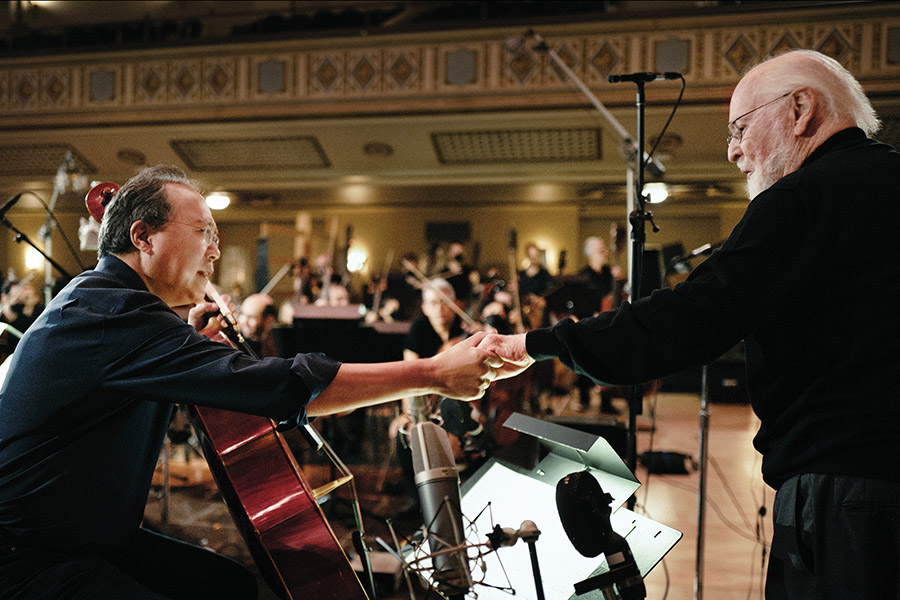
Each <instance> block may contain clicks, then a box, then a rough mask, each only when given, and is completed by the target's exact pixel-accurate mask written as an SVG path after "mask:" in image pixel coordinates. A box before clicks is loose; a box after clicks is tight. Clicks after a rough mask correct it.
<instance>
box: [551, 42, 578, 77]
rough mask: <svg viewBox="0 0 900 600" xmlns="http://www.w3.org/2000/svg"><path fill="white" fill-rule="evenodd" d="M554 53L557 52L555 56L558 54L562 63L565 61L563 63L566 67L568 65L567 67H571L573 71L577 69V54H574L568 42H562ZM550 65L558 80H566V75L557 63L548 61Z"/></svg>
mask: <svg viewBox="0 0 900 600" xmlns="http://www.w3.org/2000/svg"><path fill="white" fill-rule="evenodd" d="M556 54H557V56H559V58H560V60H561V61H562V62H563V63H565V65H566V66H567V67H569V69H571V70H572V71H573V72H574V71H576V69H578V63H579V61H578V56H577V55H576V54H575V52H574V51H573V50H572V48H571V47H569V45H568V44H563V45H562V46H561V47H560V48H559V49H558V50H557V51H556ZM550 66H551V67H552V68H553V72H554V73H556V76H557V77H558V78H559V80H560V81H567V80H568V76H567V75H566V74H565V72H564V71H563V70H562V69H561V68H560V67H559V65H557V64H556V61H550Z"/></svg>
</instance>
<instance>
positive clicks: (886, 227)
mask: <svg viewBox="0 0 900 600" xmlns="http://www.w3.org/2000/svg"><path fill="white" fill-rule="evenodd" d="M898 226H900V154H898V153H897V152H896V151H894V150H893V149H892V148H890V147H889V146H886V145H883V144H879V143H877V142H875V141H873V140H870V139H867V138H866V137H865V135H864V134H863V132H862V131H861V130H859V129H856V128H852V129H847V130H844V131H841V132H839V133H837V134H835V135H834V136H832V137H831V138H830V139H828V140H827V141H826V142H825V143H823V144H822V145H821V146H819V147H818V148H817V149H816V150H815V151H814V152H813V153H812V154H811V155H810V156H809V158H807V160H806V161H805V162H804V163H803V165H802V166H801V168H800V169H798V170H797V171H796V172H794V173H791V174H790V175H788V176H786V177H784V178H782V179H781V180H780V181H778V182H777V183H775V184H774V185H773V186H772V187H771V188H769V189H768V190H766V191H764V192H762V193H761V194H759V195H758V196H757V197H756V198H755V199H754V200H753V201H752V202H751V203H750V205H749V207H748V208H747V212H746V213H745V214H744V216H743V218H742V219H741V221H740V223H738V225H737V226H736V227H735V229H734V231H733V232H732V233H731V235H730V236H729V238H728V240H727V241H726V242H725V243H724V244H723V245H722V247H721V249H720V250H719V251H718V252H716V253H715V254H713V255H712V256H711V257H710V258H708V259H707V260H706V261H705V262H703V263H702V264H701V265H699V266H698V267H697V268H696V269H695V270H694V272H693V273H691V276H690V277H689V278H688V280H687V281H685V282H684V283H682V284H680V285H678V286H677V287H676V288H675V289H672V290H659V291H656V292H654V293H653V294H652V295H651V296H650V297H648V298H644V299H641V300H639V301H637V302H635V303H633V304H631V303H626V304H624V305H622V306H621V307H620V308H619V309H618V310H616V311H613V312H608V313H603V314H601V315H599V316H597V317H595V318H591V319H584V320H582V321H580V322H578V323H573V322H571V321H564V322H561V323H559V324H558V325H556V326H555V327H553V328H550V329H541V330H535V331H531V332H529V333H528V335H527V338H526V344H527V347H528V352H529V354H531V356H533V357H535V358H536V359H538V360H542V359H547V358H552V357H558V358H560V359H561V360H562V361H563V362H564V363H565V364H566V365H568V366H569V367H571V368H574V369H575V370H576V371H578V372H580V373H584V374H587V375H590V376H591V377H593V378H595V379H596V380H598V381H602V382H606V383H612V384H630V383H637V382H642V381H647V380H652V379H656V378H659V377H662V376H664V375H668V374H671V373H675V372H678V371H680V370H683V369H685V368H687V367H691V366H696V365H701V364H705V363H708V362H710V361H712V360H714V359H716V358H717V357H718V356H720V355H721V354H722V353H723V352H724V351H726V350H727V349H729V348H731V347H733V346H734V345H735V344H737V343H738V342H739V341H740V340H742V339H743V340H744V341H745V348H746V352H747V371H748V388H749V392H750V398H751V402H752V405H753V409H754V410H755V412H756V414H757V415H758V416H759V418H760V420H761V426H760V429H759V432H758V434H757V436H756V438H755V439H754V445H755V446H756V448H757V449H758V450H759V451H760V452H761V453H762V455H763V476H764V478H765V480H766V482H767V483H769V484H770V485H772V486H773V487H776V488H777V487H778V486H779V485H780V484H781V483H782V482H783V481H785V480H786V479H787V478H789V477H791V476H793V475H795V474H799V473H825V474H836V475H854V476H860V477H870V478H877V479H890V480H894V481H898V480H900V470H896V471H895V470H894V469H892V468H889V467H888V466H887V465H886V463H884V462H883V461H884V460H885V459H887V460H893V459H894V457H897V456H900V379H898V377H897V373H898V372H900V311H898V306H897V303H898V299H900V245H898V243H897V239H898V235H897V233H895V231H894V228H895V227H898Z"/></svg>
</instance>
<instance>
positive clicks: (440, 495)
mask: <svg viewBox="0 0 900 600" xmlns="http://www.w3.org/2000/svg"><path fill="white" fill-rule="evenodd" d="M409 441H410V450H411V451H412V461H413V471H414V472H415V481H416V490H417V491H418V493H419V503H420V504H421V506H422V518H423V519H424V520H425V528H426V529H427V531H428V540H429V550H430V552H431V554H432V555H435V554H437V556H433V557H432V561H431V563H432V567H433V571H434V581H435V583H436V584H437V589H438V591H440V592H441V593H443V594H444V595H445V596H447V597H448V598H450V599H451V600H461V599H462V598H463V597H464V596H465V595H466V593H468V591H469V590H470V589H471V585H472V576H471V573H470V572H469V560H468V555H467V553H466V550H465V548H464V547H463V546H464V544H465V535H464V532H463V522H462V511H461V510H460V494H459V473H458V472H457V470H456V462H455V461H454V460H453V450H452V449H451V448H450V438H449V437H447V432H446V431H444V430H443V429H441V428H440V427H438V426H437V425H435V424H434V423H432V422H430V421H425V422H422V423H416V424H415V425H413V426H412V429H411V430H410V433H409ZM452 548H457V549H456V550H451V551H448V552H447V553H446V554H442V553H441V552H442V551H444V550H450V549H452Z"/></svg>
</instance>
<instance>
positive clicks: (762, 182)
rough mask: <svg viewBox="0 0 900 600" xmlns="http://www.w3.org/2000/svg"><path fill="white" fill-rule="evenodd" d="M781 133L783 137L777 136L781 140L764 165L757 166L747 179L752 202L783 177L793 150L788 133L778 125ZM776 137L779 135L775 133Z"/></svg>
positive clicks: (748, 193) (748, 192)
mask: <svg viewBox="0 0 900 600" xmlns="http://www.w3.org/2000/svg"><path fill="white" fill-rule="evenodd" d="M776 127H779V129H781V130H782V131H780V132H779V133H783V135H781V136H779V137H780V139H781V140H782V141H781V142H780V143H777V144H776V145H775V147H774V148H772V150H771V152H769V156H767V157H766V160H765V162H764V163H762V164H760V165H757V168H756V169H755V170H754V171H753V172H752V173H751V174H750V176H749V177H748V178H747V195H748V196H749V197H750V199H751V200H752V199H753V198H755V197H756V196H757V195H758V194H759V193H760V192H764V191H766V190H767V189H769V188H770V187H772V186H773V185H774V184H775V182H776V181H778V180H779V179H781V178H782V177H784V176H785V175H786V174H787V173H786V168H787V165H788V162H789V160H790V157H791V152H792V150H793V147H792V142H791V138H790V134H789V131H788V130H787V129H786V128H784V127H783V126H782V125H781V124H780V123H779V124H777V125H776ZM775 135H776V136H778V135H779V134H778V133H776V134H775Z"/></svg>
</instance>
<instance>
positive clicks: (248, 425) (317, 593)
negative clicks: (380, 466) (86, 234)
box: [85, 182, 375, 600]
mask: <svg viewBox="0 0 900 600" xmlns="http://www.w3.org/2000/svg"><path fill="white" fill-rule="evenodd" d="M118 188H119V186H118V185H117V184H115V183H110V182H105V183H101V184H98V185H96V186H94V187H93V188H92V189H91V190H90V191H89V192H88V193H87V196H86V197H85V204H86V206H87V209H88V212H89V213H90V214H91V216H92V217H94V219H96V220H97V221H98V222H101V221H102V219H103V214H104V212H105V210H106V205H107V204H108V203H109V202H110V201H111V200H112V198H113V196H114V194H115V193H116V191H118ZM206 289H207V294H208V295H210V296H211V299H212V300H213V301H215V302H216V304H217V306H219V309H220V311H221V312H222V316H223V320H224V322H225V325H226V329H227V330H229V331H230V333H231V334H232V336H233V337H234V338H235V339H234V340H228V339H225V336H224V335H223V336H222V338H223V339H217V340H216V341H221V342H223V343H231V345H232V346H234V345H236V344H235V342H236V343H237V345H240V344H241V343H242V338H241V335H240V330H239V329H238V328H237V327H236V320H235V319H234V315H233V314H232V313H231V311H230V309H229V307H228V306H227V304H226V303H225V302H224V301H223V300H222V298H221V297H220V296H219V295H218V292H216V290H215V288H214V287H213V286H212V284H211V283H208V284H207V288H206ZM211 339H213V338H211ZM242 349H244V350H245V351H248V350H249V348H242ZM188 412H189V415H190V419H191V423H192V425H193V426H194V429H195V430H196V432H197V435H198V437H199V438H200V441H201V445H202V447H203V453H204V456H205V458H206V460H207V462H208V464H209V467H210V471H211V472H212V474H213V478H214V479H215V481H216V484H217V485H218V487H219V490H220V491H221V492H222V496H223V498H224V500H225V503H226V504H227V505H228V508H229V511H230V512H231V515H232V518H233V519H234V521H235V524H236V525H237V528H238V530H239V531H240V532H241V535H242V536H243V538H244V541H245V542H246V544H247V547H248V549H249V551H250V554H251V556H252V557H253V560H254V562H255V563H256V565H257V567H258V568H259V571H260V574H261V575H262V577H263V579H264V580H265V581H266V583H267V584H268V585H269V587H270V588H271V589H272V591H273V592H274V593H275V594H276V595H278V597H279V598H284V599H293V598H317V599H318V598H328V599H333V600H345V599H347V600H366V599H367V598H369V596H368V595H367V593H366V590H365V589H364V588H363V585H362V583H361V582H360V580H359V578H357V576H356V573H355V572H354V570H353V568H352V566H351V565H350V562H349V560H348V559H347V555H346V554H345V552H344V550H343V548H342V547H341V545H340V543H339V542H338V539H337V537H336V536H335V534H334V530H333V529H332V528H331V525H330V524H329V523H328V521H327V519H326V518H325V515H324V513H323V512H322V508H321V507H320V506H319V504H318V499H319V498H321V497H323V496H325V495H327V494H329V493H331V492H332V491H334V490H335V489H336V488H338V487H340V486H341V485H344V484H349V485H350V487H351V490H352V492H353V496H354V499H355V497H356V493H355V486H354V483H353V476H352V475H351V474H350V473H349V471H348V470H347V468H346V466H345V465H344V464H343V463H342V462H341V461H340V459H339V458H337V456H336V455H334V453H333V451H331V449H330V447H329V446H328V445H327V444H326V443H325V442H324V440H321V438H318V434H316V433H315V430H313V429H312V428H311V427H309V426H306V433H307V435H310V436H313V439H314V441H315V443H316V446H317V447H318V448H319V449H321V450H324V451H325V453H326V454H327V455H328V457H329V458H330V459H331V460H332V461H336V466H337V467H338V470H339V472H340V473H341V476H340V477H339V478H338V479H337V480H335V481H333V482H331V483H329V484H326V485H324V486H322V487H320V488H318V489H313V488H312V487H311V486H310V485H309V483H308V482H307V480H306V478H305V476H304V475H303V471H302V470H301V468H300V466H299V465H298V464H297V461H296V459H295V458H294V455H293V453H292V452H291V451H290V449H289V448H288V445H287V442H286V441H285V439H284V437H283V436H282V435H281V433H280V432H279V431H278V429H277V428H276V423H275V422H274V421H273V420H272V419H268V418H265V417H259V416H255V415H249V414H243V413H237V412H233V411H228V410H223V409H218V408H210V407H204V406H190V407H189V409H188ZM354 503H355V506H354V508H355V515H356V519H357V526H358V527H359V530H358V531H356V532H354V544H355V546H356V550H357V551H358V552H359V554H360V558H361V559H362V562H363V566H364V570H365V572H366V573H367V574H368V577H367V583H368V584H369V587H368V590H369V592H370V593H371V594H372V595H371V598H373V599H374V597H375V596H374V585H372V584H373V581H372V577H371V574H372V571H371V568H369V567H368V557H367V554H366V548H365V539H364V534H363V533H362V517H361V513H360V511H359V505H358V501H356V500H354Z"/></svg>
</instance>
